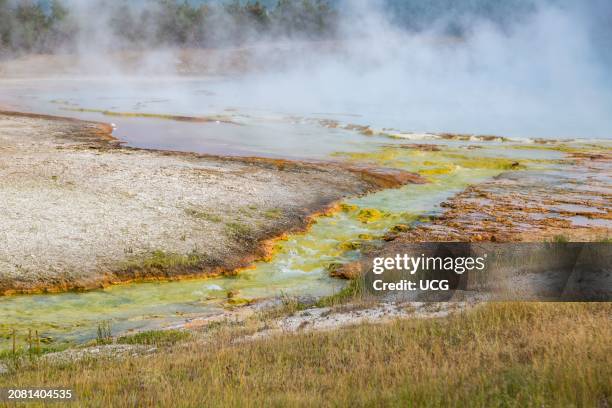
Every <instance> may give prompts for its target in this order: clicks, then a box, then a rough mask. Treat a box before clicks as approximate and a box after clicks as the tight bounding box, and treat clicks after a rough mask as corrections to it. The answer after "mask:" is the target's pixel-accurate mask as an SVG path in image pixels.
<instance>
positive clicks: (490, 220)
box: [333, 151, 612, 279]
mask: <svg viewBox="0 0 612 408" xmlns="http://www.w3.org/2000/svg"><path fill="white" fill-rule="evenodd" d="M611 174H612V156H611V155H610V154H609V153H605V152H601V151H599V152H594V153H592V154H588V153H569V154H568V155H567V158H566V159H564V160H563V161H560V162H559V163H558V165H557V166H555V167H551V168H550V169H548V170H530V171H510V172H505V173H502V174H500V175H499V176H497V177H495V178H493V179H492V180H490V181H487V182H484V183H481V184H476V185H472V186H470V187H468V188H467V189H465V190H464V191H462V192H460V193H458V194H457V195H455V196H454V197H452V198H451V199H449V200H447V201H446V202H444V203H442V204H441V207H442V208H443V209H444V211H443V212H442V214H441V215H439V216H437V217H435V218H434V219H432V220H428V221H427V222H424V223H420V224H417V225H415V226H408V225H398V226H396V227H395V228H393V229H392V231H391V232H389V234H387V236H386V237H385V241H386V242H385V244H384V245H383V246H382V248H380V249H375V250H373V251H371V252H370V253H368V254H366V255H365V256H364V257H363V258H362V259H361V261H357V262H354V263H349V264H346V265H343V266H341V267H339V268H337V269H336V270H334V271H333V275H334V276H338V277H344V278H349V279H353V278H354V277H356V276H360V275H361V274H362V273H365V272H366V271H369V270H370V269H371V265H372V259H373V258H375V257H393V256H395V255H396V254H403V253H405V252H406V250H407V249H408V248H409V247H410V246H411V245H412V244H413V243H415V242H543V241H549V242H550V241H553V242H591V241H603V242H609V241H610V239H611V238H612V206H611V205H610V203H612V178H611V177H610V175H611Z"/></svg>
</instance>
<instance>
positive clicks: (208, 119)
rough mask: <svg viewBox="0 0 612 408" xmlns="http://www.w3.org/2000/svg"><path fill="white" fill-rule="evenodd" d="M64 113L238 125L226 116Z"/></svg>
mask: <svg viewBox="0 0 612 408" xmlns="http://www.w3.org/2000/svg"><path fill="white" fill-rule="evenodd" d="M63 110H66V111H72V112H92V113H100V114H102V115H104V116H118V117H126V118H150V119H165V120H175V121H177V122H192V123H226V124H230V125H239V123H238V122H235V121H233V120H231V119H229V118H228V117H226V116H185V115H168V114H162V113H146V112H119V111H110V110H103V109H87V108H63Z"/></svg>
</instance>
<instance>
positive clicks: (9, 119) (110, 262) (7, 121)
mask: <svg viewBox="0 0 612 408" xmlns="http://www.w3.org/2000/svg"><path fill="white" fill-rule="evenodd" d="M401 176H402V175H401V174H400V175H396V174H386V173H384V172H382V173H380V172H379V173H376V172H367V171H357V170H350V169H345V168H341V167H338V166H332V165H329V166H327V165H313V164H306V163H295V162H285V161H271V160H259V159H237V158H221V157H212V156H202V155H195V154H181V153H172V152H160V151H148V150H139V149H129V148H123V147H121V146H120V145H119V144H118V143H117V141H115V140H113V138H112V137H111V136H110V133H109V129H108V128H107V127H105V126H104V125H100V124H95V123H86V122H80V121H75V120H69V119H62V118H49V117H42V116H36V115H15V114H8V113H0V294H10V293H19V292H36V291H42V290H67V289H87V288H93V287H97V286H100V285H104V284H109V283H113V282H118V281H130V280H134V279H147V278H178V277H184V276H188V275H196V274H217V273H227V272H231V271H233V270H235V269H236V268H240V267H244V266H247V265H248V264H249V263H250V262H252V261H253V260H254V259H256V258H261V257H265V256H266V251H267V250H266V244H265V242H266V240H269V239H270V238H273V237H276V236H278V235H280V234H282V233H284V232H287V231H292V230H298V229H303V228H305V227H306V226H307V224H308V221H309V217H310V216H311V215H312V214H314V213H316V212H320V211H325V210H327V209H328V208H329V207H330V206H331V205H332V204H333V203H334V202H336V201H337V200H339V199H342V198H343V197H346V196H354V195H359V194H363V193H366V192H368V191H371V190H374V189H377V188H381V187H383V186H384V187H387V186H393V184H394V183H396V184H401V183H406V182H410V181H415V180H411V179H410V177H407V178H406V177H403V178H402V177H401ZM403 176H406V175H403ZM396 180H397V181H396ZM417 181H418V180H417Z"/></svg>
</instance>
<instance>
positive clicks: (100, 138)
mask: <svg viewBox="0 0 612 408" xmlns="http://www.w3.org/2000/svg"><path fill="white" fill-rule="evenodd" d="M0 115H4V116H12V117H22V118H32V119H43V120H49V121H57V122H64V123H70V124H73V125H76V126H78V127H81V128H83V127H84V126H85V127H84V128H83V129H82V130H84V131H83V132H71V134H70V137H71V138H72V139H75V140H77V141H84V140H83V136H85V138H86V139H89V140H91V141H94V142H97V143H99V144H100V146H105V145H106V144H111V145H113V146H115V145H117V146H118V145H120V144H121V142H120V141H119V139H117V138H116V137H114V136H113V127H112V125H111V124H109V123H105V122H95V121H82V120H80V119H75V118H70V117H66V116H53V115H45V114H40V113H32V112H16V111H9V110H2V109H0Z"/></svg>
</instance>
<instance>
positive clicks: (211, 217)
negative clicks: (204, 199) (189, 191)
mask: <svg viewBox="0 0 612 408" xmlns="http://www.w3.org/2000/svg"><path fill="white" fill-rule="evenodd" d="M185 214H187V215H189V216H190V217H193V218H197V219H199V220H205V221H210V222H221V221H223V218H221V217H220V216H218V215H217V214H211V213H209V212H206V211H202V210H198V209H196V208H186V209H185Z"/></svg>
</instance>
